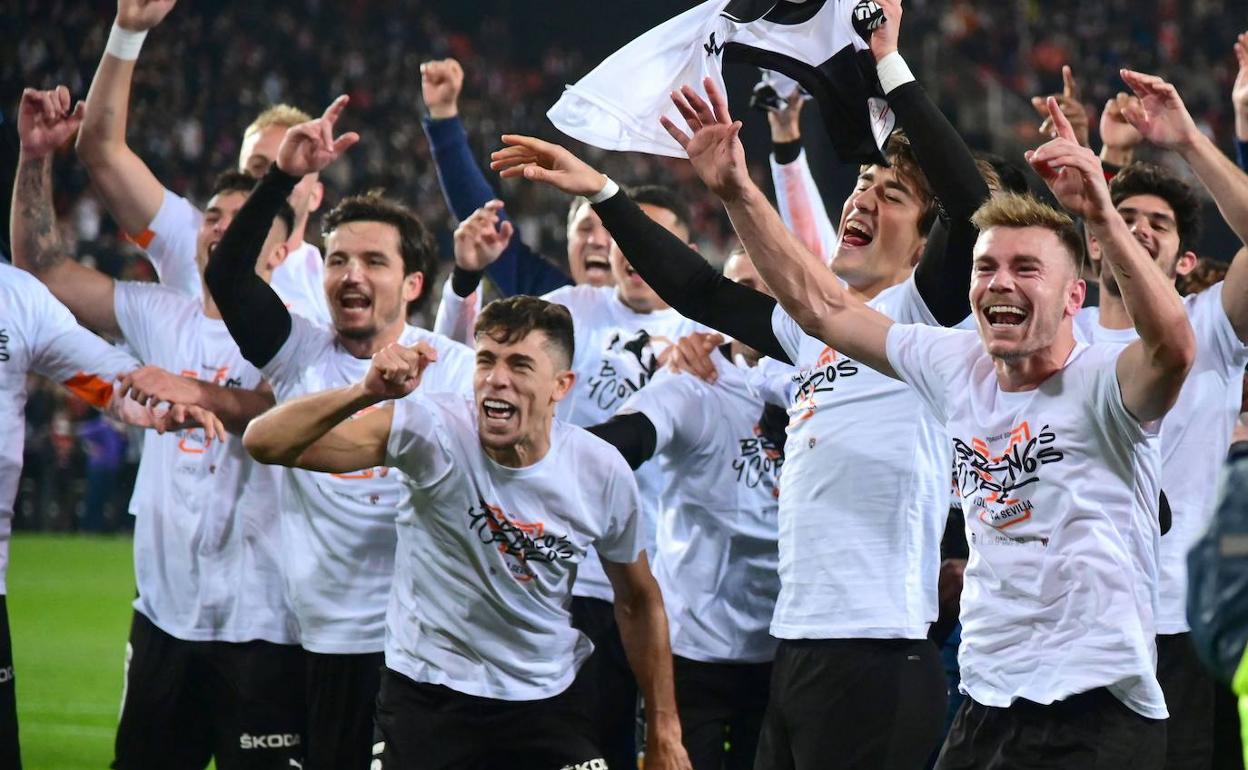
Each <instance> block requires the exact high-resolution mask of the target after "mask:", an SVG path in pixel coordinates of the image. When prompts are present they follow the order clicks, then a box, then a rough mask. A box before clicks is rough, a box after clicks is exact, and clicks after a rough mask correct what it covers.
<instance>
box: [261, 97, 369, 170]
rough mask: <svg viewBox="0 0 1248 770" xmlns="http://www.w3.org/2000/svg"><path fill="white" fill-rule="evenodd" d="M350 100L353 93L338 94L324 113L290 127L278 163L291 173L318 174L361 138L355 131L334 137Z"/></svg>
mask: <svg viewBox="0 0 1248 770" xmlns="http://www.w3.org/2000/svg"><path fill="white" fill-rule="evenodd" d="M349 101H350V97H348V96H346V95H343V96H339V97H338V98H337V99H335V100H334V101H333V104H330V105H329V106H328V107H326V108H325V114H324V115H321V117H319V118H316V119H315V120H309V121H308V122H307V123H300V124H299V125H297V126H295V127H293V128H291V129H290V130H289V131H287V132H286V137H285V138H284V139H282V144H281V146H280V147H278V148H277V167H278V168H280V169H281V170H282V171H285V172H286V173H287V174H290V175H291V176H298V177H302V176H305V175H307V174H315V173H316V172H318V171H320V170H321V169H323V168H325V167H326V166H328V165H329V164H330V163H333V162H334V161H335V160H336V159H337V158H338V156H339V155H341V154H343V153H344V152H346V151H347V150H348V149H350V148H351V146H352V145H353V144H355V143H356V142H358V141H360V135H359V134H357V133H355V132H354V131H348V132H347V133H345V134H343V135H342V136H340V137H338V138H337V139H335V138H334V124H335V123H337V122H338V118H339V117H340V116H341V115H342V111H343V110H344V109H346V107H347V102H349Z"/></svg>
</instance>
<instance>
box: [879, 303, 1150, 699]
mask: <svg viewBox="0 0 1248 770" xmlns="http://www.w3.org/2000/svg"><path fill="white" fill-rule="evenodd" d="M1121 350H1122V347H1121V346H1118V345H1093V346H1086V345H1083V344H1078V345H1076V346H1075V348H1074V350H1073V351H1072V352H1071V354H1070V356H1069V358H1068V359H1067V361H1066V364H1065V367H1064V368H1063V369H1062V370H1061V371H1060V372H1058V373H1056V374H1054V375H1053V376H1051V377H1049V378H1048V379H1047V380H1045V381H1044V382H1043V383H1042V384H1041V385H1040V387H1038V388H1036V389H1035V390H1031V391H1024V392H1005V391H1002V390H1001V388H1000V386H999V385H998V382H997V375H996V370H995V368H994V365H993V361H992V359H991V358H990V357H989V356H988V355H987V353H986V352H985V351H984V347H983V343H982V342H981V341H980V338H979V335H978V334H976V333H975V332H970V331H964V330H956V329H931V328H927V327H923V326H915V325H902V324H898V325H896V326H893V327H892V329H890V330H889V333H888V360H889V362H890V363H891V364H892V366H893V368H894V370H895V371H896V372H897V373H898V374H899V375H900V376H901V377H902V378H903V379H904V380H905V381H906V382H908V383H910V384H911V385H912V386H913V387H914V389H915V391H916V392H917V393H918V394H919V395H920V397H921V398H922V399H923V401H924V403H926V404H927V405H928V406H929V407H930V408H931V410H932V411H933V412H934V413H935V414H936V416H937V417H938V418H939V419H940V420H941V421H942V422H943V423H945V424H946V426H947V428H948V431H949V435H950V436H952V438H953V441H954V445H955V450H954V452H955V458H956V461H957V482H958V486H959V490H960V491H961V495H962V510H963V512H964V513H965V515H966V527H967V541H968V542H969V544H970V549H971V554H970V560H969V561H968V563H967V568H966V576H965V583H964V587H963V589H962V614H961V621H962V645H961V648H960V650H959V662H960V664H961V670H962V690H963V691H964V692H966V693H967V694H968V695H970V697H972V698H973V699H975V701H976V702H977V703H980V704H983V705H985V706H993V707H999V708H1004V707H1006V706H1009V705H1010V704H1011V703H1012V702H1013V701H1014V700H1015V699H1016V698H1026V699H1028V700H1031V701H1035V702H1036V703H1042V704H1048V703H1053V702H1055V701H1059V700H1062V699H1064V698H1067V697H1069V696H1071V695H1075V694H1077V693H1082V692H1087V691H1089V690H1092V689H1096V688H1099V687H1106V688H1108V689H1109V690H1110V692H1112V693H1113V694H1114V695H1115V696H1116V697H1117V698H1118V699H1119V700H1121V701H1122V702H1123V703H1124V704H1126V705H1127V706H1128V707H1129V708H1131V709H1132V710H1134V711H1136V712H1137V713H1139V714H1141V715H1143V716H1145V717H1149V718H1152V719H1162V718H1165V717H1166V715H1167V714H1166V704H1165V699H1164V697H1163V696H1162V692H1161V687H1160V686H1159V685H1158V683H1157V677H1156V674H1155V670H1156V646H1155V639H1156V628H1155V626H1154V618H1153V609H1154V606H1155V602H1156V599H1157V552H1158V548H1159V546H1160V543H1159V541H1160V539H1161V530H1160V524H1159V522H1158V495H1159V493H1160V488H1161V453H1160V448H1159V447H1160V443H1161V442H1160V441H1159V439H1158V433H1157V424H1156V423H1150V424H1148V425H1141V424H1140V423H1139V422H1138V421H1137V420H1136V419H1135V418H1134V417H1132V416H1131V414H1130V413H1129V412H1128V411H1127V408H1126V406H1125V405H1124V404H1123V401H1122V393H1121V391H1120V389H1119V385H1118V376H1117V373H1116V364H1117V360H1118V354H1119V353H1120V352H1121Z"/></svg>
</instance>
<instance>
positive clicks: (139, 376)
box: [117, 365, 201, 406]
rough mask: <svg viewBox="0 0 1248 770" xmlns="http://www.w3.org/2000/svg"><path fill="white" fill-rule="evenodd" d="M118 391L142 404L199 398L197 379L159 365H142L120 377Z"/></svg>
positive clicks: (186, 402) (171, 402) (195, 400)
mask: <svg viewBox="0 0 1248 770" xmlns="http://www.w3.org/2000/svg"><path fill="white" fill-rule="evenodd" d="M117 390H118V392H119V393H120V394H121V395H122V396H125V397H128V398H131V399H133V400H134V401H136V402H138V403H139V404H140V405H142V406H156V405H157V404H159V403H161V402H165V403H170V404H195V403H197V402H198V401H199V400H200V395H201V394H200V390H199V381H198V380H193V379H191V378H190V377H180V376H178V375H176V374H174V373H173V372H169V371H165V370H164V369H161V368H160V367H159V366H150V365H149V366H142V367H139V368H138V369H135V370H134V371H133V372H130V373H128V374H126V375H125V376H123V377H122V378H121V382H120V383H119V384H118V386H117Z"/></svg>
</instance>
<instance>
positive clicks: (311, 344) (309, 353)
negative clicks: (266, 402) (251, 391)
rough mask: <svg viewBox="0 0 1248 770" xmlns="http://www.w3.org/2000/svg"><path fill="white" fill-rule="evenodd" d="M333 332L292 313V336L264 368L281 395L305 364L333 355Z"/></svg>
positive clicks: (270, 382) (265, 375)
mask: <svg viewBox="0 0 1248 770" xmlns="http://www.w3.org/2000/svg"><path fill="white" fill-rule="evenodd" d="M332 336H333V335H332V332H330V331H329V329H327V328H325V327H321V326H317V325H316V324H314V323H312V322H311V321H309V320H308V319H306V318H304V317H303V316H301V315H296V314H294V313H291V315H290V336H289V337H287V338H286V341H285V342H283V343H282V346H281V347H280V348H278V349H277V353H276V354H274V356H273V358H271V359H269V362H268V363H266V364H265V365H264V366H262V367H261V368H260V371H261V373H262V374H263V375H264V378H265V379H266V380H268V381H269V384H271V385H272V386H273V388H274V390H275V391H277V393H278V395H279V397H280V396H281V393H282V391H283V389H284V387H285V386H287V385H289V384H292V383H293V382H294V381H295V380H296V379H297V378H298V377H299V373H300V372H301V371H303V369H304V367H305V366H307V365H308V364H309V363H312V362H314V361H319V360H321V359H322V358H324V357H325V356H327V355H329V348H330V347H331V345H332V342H331V339H332Z"/></svg>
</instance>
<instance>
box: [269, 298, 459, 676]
mask: <svg viewBox="0 0 1248 770" xmlns="http://www.w3.org/2000/svg"><path fill="white" fill-rule="evenodd" d="M419 341H425V342H428V343H429V344H430V345H432V346H433V347H434V348H435V349H436V350H437V351H438V360H437V362H436V363H434V364H432V365H431V366H430V367H429V368H428V369H427V370H426V371H425V375H424V378H423V381H422V383H421V386H420V388H421V391H422V392H427V393H457V394H463V395H466V396H470V395H471V394H472V372H473V363H474V357H473V352H472V351H471V350H469V349H468V348H466V347H464V346H463V345H460V344H459V343H456V342H452V341H451V340H448V339H447V338H445V337H442V336H440V335H436V334H432V333H430V332H428V331H425V330H424V329H418V328H416V327H414V326H407V327H405V328H404V330H403V334H402V335H401V336H400V337H399V342H400V343H401V344H403V345H414V344H416V343H417V342H419ZM370 363H371V359H370V358H356V357H355V356H353V355H351V354H350V353H349V352H347V351H346V350H345V349H343V347H342V346H341V345H340V344H338V341H337V337H336V335H335V334H334V332H333V331H332V330H330V329H328V328H325V327H320V326H314V325H313V324H312V323H310V322H309V321H307V320H305V319H304V318H301V317H299V316H292V317H291V329H290V337H289V338H288V339H287V340H286V343H285V344H284V345H282V348H281V350H279V351H278V352H277V355H275V356H274V357H273V359H272V360H271V361H269V362H268V363H267V364H265V365H264V368H263V369H262V371H263V372H264V376H265V378H266V379H267V380H268V381H269V384H271V385H272V386H273V392H274V393H275V394H276V396H277V400H278V401H279V402H280V401H286V400H289V399H292V398H295V397H297V396H303V395H307V394H309V393H316V392H318V391H322V390H329V389H330V388H339V387H342V386H344V385H350V384H351V383H354V382H358V381H359V380H360V379H361V378H363V377H364V374H365V373H366V372H367V371H368V367H369V364H370ZM281 474H282V479H281V480H282V484H281V509H282V537H283V539H284V540H285V543H286V547H287V551H286V554H287V555H286V563H285V566H286V577H287V583H288V585H289V592H290V598H291V602H292V604H293V605H294V608H295V614H296V615H297V616H298V618H299V629H300V643H301V644H302V645H303V647H304V649H307V650H311V651H312V652H318V653H325V654H345V653H367V652H381V651H382V650H383V649H384V647H385V636H386V603H387V600H388V597H389V595H390V582H391V579H392V578H393V576H394V545H395V541H396V537H397V536H396V534H395V527H394V520H395V517H396V516H397V515H398V513H399V511H401V510H403V509H405V508H406V507H407V506H408V505H410V499H409V495H408V491H407V485H406V484H404V483H403V479H402V475H403V474H402V473H400V472H399V471H396V470H393V469H391V468H386V467H382V468H369V469H366V470H363V471H358V472H355V473H344V474H330V473H314V472H312V471H305V470H301V469H298V468H283V469H282V470H281Z"/></svg>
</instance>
